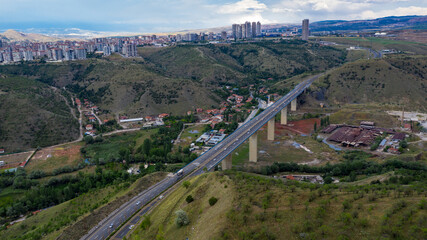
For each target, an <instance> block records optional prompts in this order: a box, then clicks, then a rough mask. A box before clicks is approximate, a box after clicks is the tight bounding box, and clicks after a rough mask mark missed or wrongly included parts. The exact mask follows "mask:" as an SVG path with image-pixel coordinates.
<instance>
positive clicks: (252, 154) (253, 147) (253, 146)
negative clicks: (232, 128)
mask: <svg viewBox="0 0 427 240" xmlns="http://www.w3.org/2000/svg"><path fill="white" fill-rule="evenodd" d="M257 161H258V133H257V132H255V133H254V134H252V136H250V137H249V162H257Z"/></svg>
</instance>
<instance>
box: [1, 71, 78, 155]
mask: <svg viewBox="0 0 427 240" xmlns="http://www.w3.org/2000/svg"><path fill="white" fill-rule="evenodd" d="M0 119H1V121H0V147H1V148H5V150H6V152H16V151H20V150H24V149H28V148H36V147H38V146H40V147H43V146H49V145H54V144H57V143H62V142H65V141H72V140H75V139H77V138H78V136H79V125H78V122H77V120H76V119H75V118H73V116H72V115H71V113H70V108H69V106H67V104H66V103H65V101H64V99H63V97H62V96H60V94H59V93H58V91H54V90H53V89H52V88H50V87H49V86H48V85H46V84H43V83H41V82H39V81H35V80H30V79H27V78H23V77H10V76H4V75H1V77H0Z"/></svg>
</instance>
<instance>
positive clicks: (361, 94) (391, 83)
mask: <svg viewBox="0 0 427 240" xmlns="http://www.w3.org/2000/svg"><path fill="white" fill-rule="evenodd" d="M426 67H427V58H426V57H418V58H409V57H391V58H386V59H376V60H360V61H357V62H354V63H348V64H346V65H344V66H342V67H339V68H337V69H336V70H334V71H331V72H330V73H329V74H328V75H326V76H325V77H322V78H320V79H319V80H318V81H317V82H316V83H315V84H314V87H313V89H314V91H313V92H312V93H311V96H313V97H315V98H317V99H318V100H320V101H324V100H325V97H323V96H326V101H327V102H328V103H329V104H330V105H331V106H337V105H340V104H352V103H365V104H366V103H379V104H386V105H391V106H395V108H399V105H401V104H404V105H405V106H406V107H407V108H408V109H411V110H419V111H424V112H425V111H427V108H426V107H427V98H426V96H427V81H426V78H425V76H426V75H427V70H426V69H427V68H426Z"/></svg>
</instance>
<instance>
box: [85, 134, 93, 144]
mask: <svg viewBox="0 0 427 240" xmlns="http://www.w3.org/2000/svg"><path fill="white" fill-rule="evenodd" d="M84 141H85V143H86V144H92V143H93V142H94V139H93V137H92V136H91V135H87V136H86V137H84Z"/></svg>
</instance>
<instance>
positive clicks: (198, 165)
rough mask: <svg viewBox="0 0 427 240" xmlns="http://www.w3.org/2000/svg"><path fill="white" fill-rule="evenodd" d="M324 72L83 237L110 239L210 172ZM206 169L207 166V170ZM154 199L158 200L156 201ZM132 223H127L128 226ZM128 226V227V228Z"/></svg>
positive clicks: (89, 239) (146, 191)
mask: <svg viewBox="0 0 427 240" xmlns="http://www.w3.org/2000/svg"><path fill="white" fill-rule="evenodd" d="M320 76H321V74H319V75H316V76H314V77H311V78H309V79H307V80H305V81H304V82H301V83H300V84H298V85H297V86H296V87H295V88H294V89H293V90H292V91H290V92H289V93H288V94H287V95H286V96H284V97H282V98H281V99H279V100H278V101H276V102H275V103H274V104H272V105H271V106H270V107H268V108H267V109H265V110H264V111H263V112H262V113H260V114H259V115H258V116H256V117H254V118H253V119H251V120H250V121H249V122H247V123H246V124H244V125H242V126H241V127H239V128H238V129H237V130H236V131H234V132H233V133H232V134H230V135H229V136H228V137H227V138H225V139H224V140H223V141H221V142H220V143H218V144H217V145H216V146H214V147H213V148H211V149H210V150H209V151H207V152H205V153H204V154H202V155H201V156H199V157H198V158H197V159H195V160H194V161H193V162H191V163H190V164H188V165H187V166H185V167H184V168H182V169H183V171H184V175H186V176H185V177H184V176H178V175H177V174H174V175H173V176H169V177H166V178H165V179H163V180H162V181H160V182H158V183H157V184H155V185H153V186H151V187H150V188H148V189H146V190H145V191H143V192H141V193H140V194H138V195H137V196H135V197H134V198H132V199H131V200H130V201H128V202H127V203H125V204H123V205H122V206H120V207H119V208H118V209H116V210H115V211H114V212H112V213H111V214H110V215H108V216H107V217H106V218H105V219H103V220H102V221H101V222H100V223H98V225H96V226H95V227H94V228H92V229H91V230H90V231H89V232H88V233H87V234H86V235H85V236H83V237H82V238H81V239H82V240H99V239H106V238H107V237H108V236H109V235H110V234H111V233H112V232H113V231H114V230H115V229H116V228H118V227H119V226H120V225H121V224H122V223H123V222H125V221H126V220H128V219H129V218H130V217H131V216H132V215H133V214H134V213H135V212H137V211H139V210H140V209H141V208H142V207H143V206H145V205H147V204H149V203H150V202H151V203H150V205H149V206H146V207H144V210H143V211H142V212H140V213H138V214H139V218H138V217H137V218H133V219H132V220H131V221H132V222H133V221H136V222H135V223H131V224H136V223H137V222H138V221H137V220H135V219H138V220H139V219H140V218H141V216H142V215H143V214H145V213H146V212H147V211H149V210H150V209H151V207H152V206H154V205H155V203H156V202H157V201H159V199H158V198H157V197H158V196H159V195H160V194H161V193H162V192H164V191H166V190H167V189H168V188H170V187H172V186H173V185H174V184H176V183H177V182H179V181H180V180H182V178H190V177H193V176H196V175H199V174H202V173H204V172H205V170H206V169H207V170H208V171H209V170H211V169H213V168H214V167H215V166H216V165H218V164H219V163H220V162H221V161H222V160H223V159H224V158H225V157H226V156H228V155H229V154H231V153H232V152H233V151H234V150H235V149H236V148H237V147H238V146H240V145H241V144H242V143H243V142H245V141H246V139H248V138H249V137H250V136H251V135H252V134H254V133H255V132H256V131H258V129H260V128H261V127H262V126H263V125H265V124H266V123H267V122H268V121H269V120H270V119H271V118H273V117H274V116H275V115H276V114H278V113H279V112H280V111H281V110H282V109H283V108H285V107H286V106H287V105H288V104H289V103H290V102H291V101H292V100H294V99H295V98H296V97H298V95H300V94H301V93H302V92H303V91H304V90H305V89H306V88H307V87H309V86H310V84H311V83H312V82H313V81H314V80H316V79H317V78H319V77H320ZM205 168H206V169H205ZM153 200H154V201H153ZM131 224H129V223H127V225H126V226H130V225H131ZM126 228H127V229H126ZM129 230H130V229H129V227H125V228H122V229H121V230H120V231H119V232H118V234H117V235H116V237H118V238H123V236H125V235H126V234H127V232H128V231H129Z"/></svg>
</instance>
